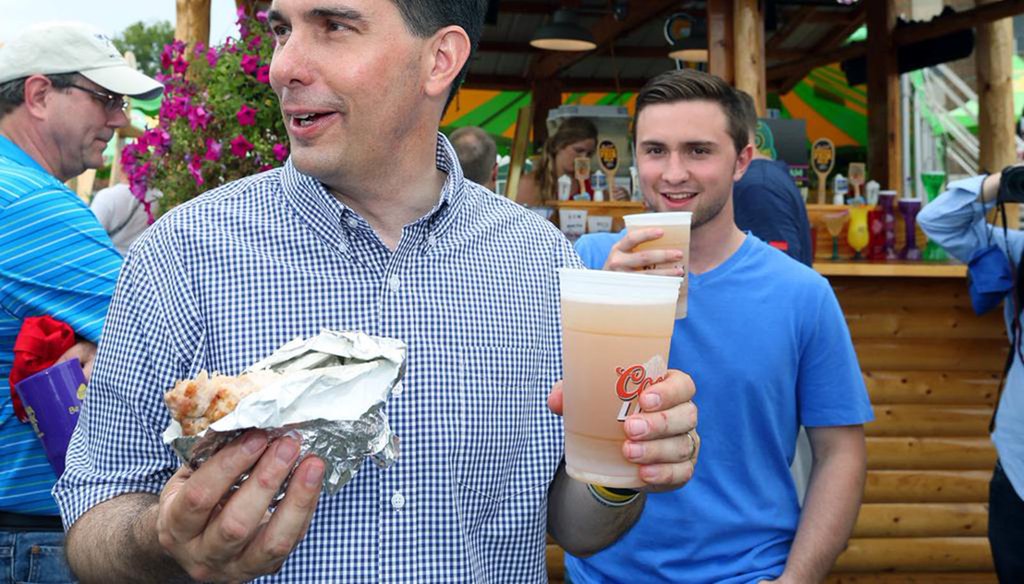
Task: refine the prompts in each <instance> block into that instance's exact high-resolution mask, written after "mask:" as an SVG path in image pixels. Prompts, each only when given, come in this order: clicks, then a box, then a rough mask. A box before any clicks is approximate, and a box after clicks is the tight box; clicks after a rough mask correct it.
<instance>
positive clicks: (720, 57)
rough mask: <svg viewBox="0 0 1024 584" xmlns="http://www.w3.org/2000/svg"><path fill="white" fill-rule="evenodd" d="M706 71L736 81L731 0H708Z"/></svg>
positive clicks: (730, 81)
mask: <svg viewBox="0 0 1024 584" xmlns="http://www.w3.org/2000/svg"><path fill="white" fill-rule="evenodd" d="M707 19H708V72H709V73H711V74H712V75H717V76H719V77H721V78H722V79H724V80H725V82H726V83H728V84H729V85H732V84H733V83H735V81H736V75H735V63H734V60H735V57H734V56H733V53H734V45H733V39H732V0H708V7H707Z"/></svg>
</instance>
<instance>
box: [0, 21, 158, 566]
mask: <svg viewBox="0 0 1024 584" xmlns="http://www.w3.org/2000/svg"><path fill="white" fill-rule="evenodd" d="M161 91H162V86H161V85H160V84H159V83H158V82H156V81H155V80H153V79H150V78H148V77H146V76H144V75H142V74H141V73H138V72H137V71H135V69H133V68H132V67H130V66H129V65H128V63H127V62H126V61H125V60H124V59H123V58H122V57H121V55H120V54H119V53H118V52H117V49H115V48H114V45H113V44H112V43H111V42H110V39H108V38H107V37H105V36H104V35H103V34H102V33H101V32H99V31H97V30H95V29H93V28H92V27H89V26H86V25H80V24H70V23H62V24H43V25H37V26H34V27H32V28H30V29H28V30H26V31H25V32H24V33H23V34H22V35H21V36H19V37H18V38H16V39H14V40H12V41H11V42H10V43H8V44H7V45H6V46H4V47H2V48H0V395H2V396H3V397H0V449H2V452H3V455H2V456H0V550H4V551H3V552H2V553H0V565H3V566H9V567H10V568H9V570H10V571H5V572H3V573H0V582H27V581H32V582H64V581H70V580H71V575H70V573H69V571H68V569H67V566H66V564H65V563H64V558H63V554H62V553H61V546H62V542H63V530H62V528H61V522H60V517H58V509H57V505H56V504H55V502H54V500H53V498H52V497H51V495H50V487H52V486H53V484H54V481H55V480H56V477H55V476H54V472H53V470H52V469H51V468H50V466H49V465H48V464H47V462H46V457H45V455H44V453H43V449H42V446H41V444H40V443H39V441H38V440H37V439H36V437H35V435H34V433H33V431H32V427H31V426H30V425H29V424H28V423H22V422H21V421H20V420H18V419H17V418H16V416H15V413H14V407H13V400H12V399H11V394H10V393H9V391H8V375H9V374H10V371H11V366H12V364H13V362H14V353H13V347H14V341H15V339H16V337H17V335H18V332H19V330H20V329H21V326H22V323H23V321H24V320H25V319H26V318H28V317H32V316H42V315H46V316H50V317H52V318H54V319H57V320H59V321H61V322H63V323H66V324H67V325H69V326H70V327H71V328H72V329H73V330H74V332H75V334H76V335H77V340H78V342H77V343H76V344H75V345H74V346H72V347H71V348H70V349H69V350H68V351H67V352H66V353H65V354H64V355H63V356H62V357H61V358H60V360H61V361H63V360H67V359H69V358H72V357H76V358H78V359H79V360H80V361H81V362H82V363H83V365H84V366H85V371H84V373H85V374H86V377H87V378H88V376H89V375H90V373H91V370H92V360H93V359H92V357H93V355H94V354H95V351H96V343H97V342H98V341H99V337H100V331H101V329H102V328H103V322H104V317H105V315H106V312H107V307H108V303H109V302H110V299H111V296H112V295H113V292H114V283H115V281H116V278H117V273H118V270H119V269H120V267H121V256H120V254H118V253H117V250H116V249H114V246H113V244H112V243H111V241H110V238H108V237H107V235H106V233H105V232H104V231H103V228H102V227H101V226H100V224H99V222H98V221H97V220H96V217H95V216H93V214H92V213H90V212H89V208H88V207H87V206H86V205H85V203H83V202H82V201H81V200H80V199H79V198H78V197H77V196H76V195H75V193H73V192H71V191H70V190H69V189H68V188H67V187H66V186H64V182H65V181H67V180H70V179H72V178H74V177H75V176H78V175H79V174H81V173H82V172H83V171H85V170H86V169H87V168H97V167H99V166H101V165H102V163H103V149H104V148H105V147H106V144H107V142H108V141H109V140H110V138H111V137H112V136H113V134H114V131H115V130H116V129H117V128H120V127H122V126H125V125H127V124H128V118H127V117H126V116H125V114H124V111H123V106H124V103H125V102H124V96H125V95H132V96H144V97H155V96H156V95H158V94H159V93H160V92H161ZM30 572H31V573H30ZM8 579H10V580H8Z"/></svg>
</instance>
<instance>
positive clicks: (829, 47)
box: [766, 3, 866, 93]
mask: <svg viewBox="0 0 1024 584" xmlns="http://www.w3.org/2000/svg"><path fill="white" fill-rule="evenodd" d="M864 20H865V8H864V3H861V4H859V5H858V6H857V8H856V9H855V11H854V12H853V14H852V16H851V18H850V19H849V20H848V21H847V22H845V23H844V24H842V25H841V26H839V27H838V28H836V29H834V30H830V31H829V32H828V34H826V35H825V37H824V39H823V40H822V41H820V42H819V43H818V44H817V45H815V46H814V47H813V48H812V49H811V50H809V51H807V54H806V56H805V57H804V58H801V59H795V60H793V61H792V62H790V63H786V64H783V65H776V66H775V67H772V68H770V69H768V71H767V74H766V79H767V80H768V81H769V82H773V85H774V86H775V88H776V90H777V91H778V92H779V93H788V92H789V90H790V89H792V88H793V87H795V86H796V84H797V83H799V82H800V80H801V79H803V78H804V77H806V76H807V74H808V73H810V72H811V71H812V70H813V69H815V68H816V67H821V66H823V65H830V64H832V63H835V62H836V61H842V60H844V59H849V58H851V57H859V56H862V55H864V54H865V52H866V50H865V49H866V44H865V43H863V42H859V43H851V44H849V45H845V46H844V45H843V43H845V42H846V39H848V38H850V35H851V34H853V33H854V31H856V30H857V29H858V28H860V27H861V25H863V24H864ZM854 47H856V48H854Z"/></svg>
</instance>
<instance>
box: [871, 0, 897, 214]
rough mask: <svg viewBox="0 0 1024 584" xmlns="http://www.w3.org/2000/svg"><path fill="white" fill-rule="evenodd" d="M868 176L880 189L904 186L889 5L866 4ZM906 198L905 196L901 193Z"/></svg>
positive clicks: (892, 12) (893, 18)
mask: <svg viewBox="0 0 1024 584" xmlns="http://www.w3.org/2000/svg"><path fill="white" fill-rule="evenodd" d="M867 22H868V59H867V61H868V62H867V69H868V173H869V174H870V175H871V178H872V179H873V180H876V181H878V182H879V183H880V184H881V185H882V188H883V189H900V188H901V187H902V186H903V164H902V159H903V157H902V151H903V143H902V142H901V141H900V87H899V74H898V73H897V70H896V59H895V53H894V51H895V48H894V47H893V38H892V32H893V29H894V28H895V26H896V7H895V6H894V5H893V3H892V2H868V3H867ZM903 194H905V193H903Z"/></svg>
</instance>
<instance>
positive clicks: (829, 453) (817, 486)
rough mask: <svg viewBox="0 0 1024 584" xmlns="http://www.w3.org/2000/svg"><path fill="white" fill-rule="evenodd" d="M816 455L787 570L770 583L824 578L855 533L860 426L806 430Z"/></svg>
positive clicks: (862, 470) (861, 470)
mask: <svg viewBox="0 0 1024 584" xmlns="http://www.w3.org/2000/svg"><path fill="white" fill-rule="evenodd" d="M807 436H808V437H809V438H810V441H811V451H812V452H813V454H814V459H813V463H812V464H811V479H810V483H809V485H808V487H807V497H806V499H805V500H804V507H803V511H802V512H801V514H800V525H799V527H798V528H797V532H796V539H795V540H794V541H793V547H792V548H791V549H790V552H789V558H788V559H787V560H786V568H785V571H784V572H783V573H782V576H780V577H779V578H778V579H777V580H769V582H778V583H793V584H798V583H799V584H803V583H807V582H823V581H824V580H825V577H826V576H828V573H829V570H831V569H832V566H833V565H834V564H835V561H836V558H837V557H839V554H840V553H841V552H842V551H843V549H844V548H845V547H846V542H847V540H848V539H849V537H850V534H851V533H853V526H854V523H856V521H857V511H858V510H859V508H860V500H861V496H862V494H863V492H864V477H865V475H866V463H867V449H866V447H865V444H864V427H863V426H834V427H821V428H807Z"/></svg>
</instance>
